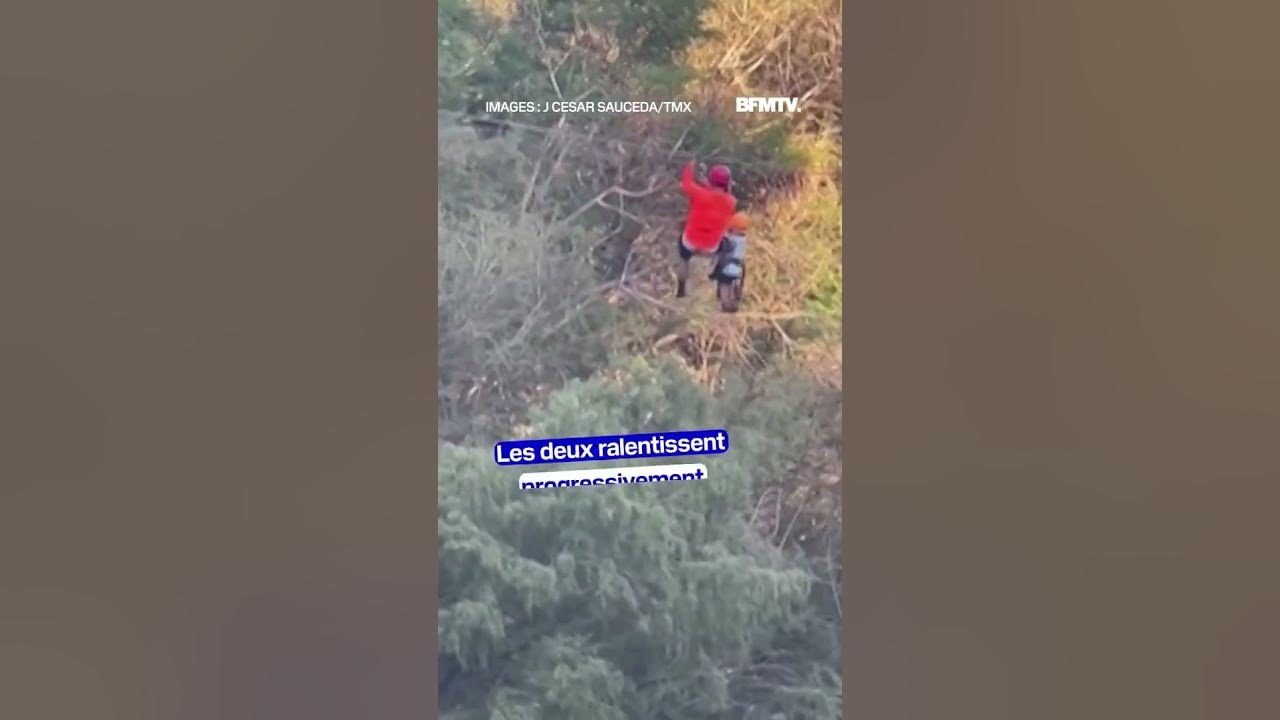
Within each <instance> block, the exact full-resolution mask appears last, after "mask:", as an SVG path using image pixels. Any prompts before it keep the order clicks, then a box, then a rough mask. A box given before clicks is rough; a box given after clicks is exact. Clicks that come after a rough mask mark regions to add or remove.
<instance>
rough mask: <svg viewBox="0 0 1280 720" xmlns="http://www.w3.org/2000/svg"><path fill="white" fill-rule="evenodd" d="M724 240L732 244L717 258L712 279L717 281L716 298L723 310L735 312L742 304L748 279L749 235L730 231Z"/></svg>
mask: <svg viewBox="0 0 1280 720" xmlns="http://www.w3.org/2000/svg"><path fill="white" fill-rule="evenodd" d="M724 241H725V242H726V243H730V246H729V247H728V248H727V249H726V251H725V252H723V253H722V254H721V256H720V258H718V259H717V260H716V267H715V270H713V271H712V272H711V275H710V279H712V280H715V281H716V300H718V301H719V302H720V310H721V312H726V313H735V312H738V307H739V306H740V305H741V304H742V288H743V286H744V285H745V284H746V279H747V268H746V262H745V261H746V257H745V256H746V251H747V236H746V235H745V234H742V233H730V234H729V235H727V236H725V240H724Z"/></svg>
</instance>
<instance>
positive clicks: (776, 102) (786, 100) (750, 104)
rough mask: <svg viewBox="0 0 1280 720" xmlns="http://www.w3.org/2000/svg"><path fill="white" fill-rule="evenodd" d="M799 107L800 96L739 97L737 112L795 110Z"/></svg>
mask: <svg viewBox="0 0 1280 720" xmlns="http://www.w3.org/2000/svg"><path fill="white" fill-rule="evenodd" d="M799 109H800V98H793V97H740V98H738V99H737V110H738V112H795V111H797V110H799Z"/></svg>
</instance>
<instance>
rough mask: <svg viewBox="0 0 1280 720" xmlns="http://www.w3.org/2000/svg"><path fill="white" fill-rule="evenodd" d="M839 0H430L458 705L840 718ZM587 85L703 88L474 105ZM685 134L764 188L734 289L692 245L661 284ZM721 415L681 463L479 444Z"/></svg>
mask: <svg viewBox="0 0 1280 720" xmlns="http://www.w3.org/2000/svg"><path fill="white" fill-rule="evenodd" d="M840 12H841V6H840V3H839V2H838V0H834V1H833V0H770V1H767V2H766V1H756V0H736V1H734V0H722V1H716V2H690V1H688V0H684V1H676V0H659V1H656V2H640V1H639V0H442V2H441V3H440V6H439V21H440V40H439V46H438V57H439V61H440V77H439V84H438V90H439V92H440V109H439V111H440V138H439V140H440V142H439V147H440V161H439V168H438V169H439V173H440V195H439V198H438V223H439V236H440V246H439V259H440V269H439V298H438V300H439V307H438V320H439V333H440V338H439V340H440V356H439V369H440V384H439V407H440V427H441V439H440V451H441V461H440V487H439V497H440V517H439V523H440V543H441V544H440V567H441V570H440V573H441V574H440V607H441V610H440V667H441V670H440V678H439V681H440V691H441V710H442V712H443V713H445V716H446V717H449V718H453V719H454V720H463V719H469V718H477V719H478V718H485V719H488V718H527V719H530V720H532V719H535V718H539V719H540V718H546V719H548V720H550V719H555V720H562V719H563V720H576V719H581V720H600V719H605V720H607V719H609V718H643V719H646V720H648V719H654V718H657V719H661V718H672V719H675V718H679V719H681V720H684V719H694V720H701V719H708V720H709V719H712V718H715V719H720V720H726V719H729V718H751V719H761V718H763V719H767V720H775V719H776V718H794V719H802V718H803V719H810V718H836V717H839V715H840V708H841V685H840V674H839V673H840V639H839V638H840V622H841V618H840V610H839V598H840V577H841V570H840V568H841V559H840V542H839V541H840V503H839V495H840V493H839V485H840V452H841V448H840V420H841V414H840V389H841V388H840V367H841V365H840V357H841V336H840V324H839V322H840V319H841V303H842V297H841V280H842V275H841V265H840V249H841V231H842V228H841V198H840V169H841V157H840V115H841V97H840V73H841V66H840V52H841V36H840ZM737 95H765V96H788V97H798V98H801V99H802V112H799V113H796V114H794V115H788V114H750V113H736V112H734V105H733V97H735V96H737ZM573 98H579V99H582V98H589V99H595V100H609V99H614V100H629V99H651V100H675V99H679V100H688V101H690V102H691V103H692V107H693V112H692V113H666V114H645V115H630V116H627V115H618V114H587V113H576V114H565V115H557V114H546V115H540V114H532V113H530V114H519V115H516V114H501V113H494V114H491V113H487V112H485V110H484V103H485V101H486V100H507V101H529V100H533V101H541V100H550V99H573ZM693 158H696V159H697V160H698V161H699V162H705V163H707V164H708V165H709V164H712V163H721V162H722V163H725V164H728V165H730V166H731V167H732V169H733V171H734V176H735V180H736V181H737V183H738V186H737V187H736V188H735V194H737V195H738V198H739V204H740V206H743V207H744V208H745V211H746V212H748V213H749V214H750V216H751V217H752V221H753V225H752V231H751V239H750V244H749V250H748V258H747V263H748V273H749V282H748V285H747V292H746V297H745V298H744V303H743V307H742V311H741V312H739V313H737V314H733V315H725V314H722V313H719V312H718V311H717V310H716V308H715V304H714V302H713V299H712V295H711V293H712V288H711V283H710V282H709V281H707V280H706V273H705V271H703V272H699V271H701V270H703V266H702V265H695V267H694V272H693V274H692V279H691V292H690V297H688V298H685V299H681V300H676V299H675V298H674V260H675V251H674V250H675V243H676V240H677V238H678V237H679V232H680V228H681V223H682V220H683V214H684V211H685V208H686V203H685V199H684V197H683V196H682V195H681V193H680V191H679V186H678V179H679V173H680V170H681V169H682V167H683V166H684V164H685V163H686V162H688V161H689V160H690V159H693ZM699 281H701V282H699ZM709 427H726V428H728V429H729V431H730V435H731V438H732V450H731V451H730V452H729V453H727V454H726V455H723V456H712V457H707V458H702V459H700V460H701V461H703V462H705V464H706V465H707V466H708V478H707V479H706V480H704V481H699V482H696V483H684V484H679V485H657V486H640V487H617V488H615V487H609V488H598V489H592V490H564V491H559V492H520V491H519V490H517V489H516V485H515V478H514V476H513V474H512V473H511V472H510V470H509V469H504V468H499V467H497V466H496V465H495V464H494V463H493V459H492V443H493V442H494V441H496V440H500V439H509V438H515V437H546V436H562V435H590V434H600V433H611V432H618V433H622V432H643V431H662V430H674V429H695V428H709ZM605 464H609V463H605ZM540 469H557V468H555V467H554V466H547V467H545V468H540Z"/></svg>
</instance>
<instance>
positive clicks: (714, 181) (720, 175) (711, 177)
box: [707, 165, 733, 190]
mask: <svg viewBox="0 0 1280 720" xmlns="http://www.w3.org/2000/svg"><path fill="white" fill-rule="evenodd" d="M732 181H733V173H730V172H729V168H727V167H725V166H724V165H716V166H715V167H713V168H711V169H710V170H708V171H707V183H708V184H711V185H714V186H715V187H718V188H723V189H725V190H728V189H729V183H730V182H732Z"/></svg>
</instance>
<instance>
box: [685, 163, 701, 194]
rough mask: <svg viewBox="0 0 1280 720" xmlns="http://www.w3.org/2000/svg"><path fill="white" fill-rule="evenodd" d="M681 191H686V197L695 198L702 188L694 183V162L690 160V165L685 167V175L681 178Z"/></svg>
mask: <svg viewBox="0 0 1280 720" xmlns="http://www.w3.org/2000/svg"><path fill="white" fill-rule="evenodd" d="M680 189H682V190H684V194H685V195H689V196H693V195H695V194H696V193H697V192H698V191H699V190H701V189H702V188H700V187H699V186H698V183H696V182H694V181H693V161H692V160H690V161H689V164H688V165H685V166H684V175H683V176H681V178H680Z"/></svg>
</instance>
